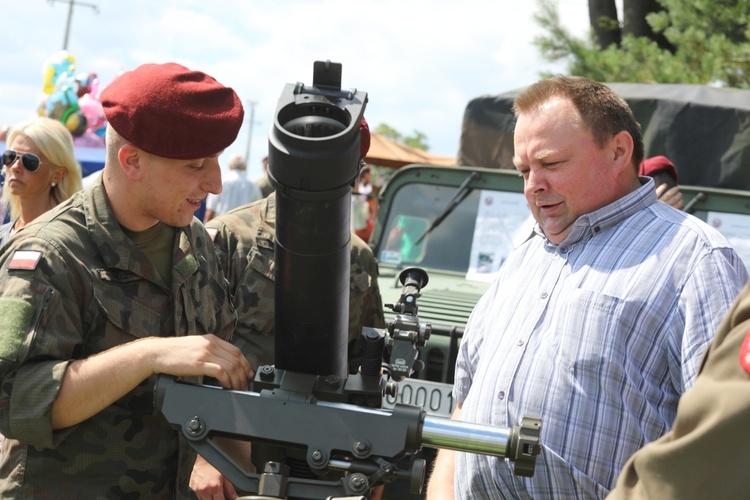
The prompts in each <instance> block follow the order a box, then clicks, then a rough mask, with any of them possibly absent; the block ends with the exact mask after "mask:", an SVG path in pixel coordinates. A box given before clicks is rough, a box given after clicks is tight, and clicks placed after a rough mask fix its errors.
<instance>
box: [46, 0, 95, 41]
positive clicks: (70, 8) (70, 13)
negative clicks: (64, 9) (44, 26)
mask: <svg viewBox="0 0 750 500" xmlns="http://www.w3.org/2000/svg"><path fill="white" fill-rule="evenodd" d="M48 1H49V3H55V2H67V3H68V18H67V19H66V21H65V37H64V38H63V46H62V49H63V50H68V38H69V35H70V20H71V19H72V18H73V6H74V5H83V6H84V7H91V8H92V9H94V12H96V13H97V14H98V13H99V7H97V6H96V5H94V4H93V3H85V2H77V1H76V0H48Z"/></svg>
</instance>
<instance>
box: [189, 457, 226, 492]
mask: <svg viewBox="0 0 750 500" xmlns="http://www.w3.org/2000/svg"><path fill="white" fill-rule="evenodd" d="M190 488H192V490H193V491H194V492H195V494H196V496H197V497H198V498H199V499H200V500H214V499H217V500H223V499H225V498H226V499H229V500H234V499H235V498H237V496H238V495H237V491H235V489H234V486H232V483H230V482H229V481H227V479H226V478H225V477H224V476H222V475H221V472H219V471H218V470H217V469H216V468H215V467H214V466H213V465H211V464H210V463H208V462H206V460H205V459H204V458H203V457H202V456H200V455H198V458H197V459H196V461H195V465H194V466H193V473H192V474H191V475H190Z"/></svg>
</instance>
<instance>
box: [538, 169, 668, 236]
mask: <svg viewBox="0 0 750 500" xmlns="http://www.w3.org/2000/svg"><path fill="white" fill-rule="evenodd" d="M639 180H640V182H641V187H639V188H638V189H636V190H635V191H633V192H632V193H628V194H626V195H625V196H623V197H622V198H619V199H617V200H615V201H613V202H612V203H610V204H609V205H606V206H604V207H602V208H600V209H598V210H594V211H593V212H590V213H588V214H585V215H582V216H580V217H579V218H578V219H577V220H576V221H575V222H574V223H573V228H572V230H571V231H570V234H568V236H567V237H566V238H565V240H563V241H562V242H561V243H560V244H559V245H555V244H554V243H551V242H550V241H549V240H548V239H547V237H546V236H545V235H544V231H542V228H541V227H540V226H539V223H537V224H535V225H534V232H535V233H536V234H537V235H539V236H541V237H542V238H543V239H544V242H545V244H546V245H547V246H550V247H558V246H564V247H571V246H573V245H575V244H576V243H578V242H580V241H582V240H584V239H588V238H591V237H593V236H595V235H597V234H599V233H600V232H602V231H604V230H605V229H608V228H610V227H613V226H616V225H617V224H619V223H620V222H622V221H624V220H625V219H627V218H629V217H630V216H632V215H633V214H635V213H636V212H639V211H641V210H643V209H644V208H648V207H649V206H651V205H653V204H654V203H656V202H657V200H656V191H655V189H654V180H653V179H652V178H651V177H639Z"/></svg>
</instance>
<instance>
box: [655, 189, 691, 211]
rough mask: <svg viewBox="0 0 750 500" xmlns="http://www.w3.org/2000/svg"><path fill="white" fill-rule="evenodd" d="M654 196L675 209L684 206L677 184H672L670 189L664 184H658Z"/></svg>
mask: <svg viewBox="0 0 750 500" xmlns="http://www.w3.org/2000/svg"><path fill="white" fill-rule="evenodd" d="M656 198H657V199H658V200H659V201H660V202H662V203H666V204H667V205H670V206H672V207H674V208H676V209H677V210H682V207H684V206H685V204H684V202H683V200H682V192H680V187H679V186H674V187H672V188H670V189H667V185H666V184H661V185H659V186H658V187H657V188H656Z"/></svg>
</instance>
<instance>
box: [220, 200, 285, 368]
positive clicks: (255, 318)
mask: <svg viewBox="0 0 750 500" xmlns="http://www.w3.org/2000/svg"><path fill="white" fill-rule="evenodd" d="M261 210H265V203H264V202H263V201H262V202H259V203H257V204H256V203H253V204H251V205H247V206H245V207H242V208H240V209H237V210H233V211H231V212H229V213H226V214H223V215H221V216H219V217H217V218H216V219H214V220H212V221H209V223H208V224H207V226H208V227H209V228H214V230H215V231H216V235H215V236H214V244H215V246H216V249H217V253H218V254H219V258H220V260H221V262H222V267H224V269H225V273H226V276H227V279H228V280H229V289H230V292H231V295H232V300H233V303H234V307H235V310H236V312H237V316H238V321H237V327H236V329H235V331H234V335H233V336H232V343H233V344H235V345H236V346H237V347H239V348H240V349H241V350H242V352H243V354H244V355H245V357H247V359H248V360H249V361H250V364H251V365H252V366H254V367H257V366H260V365H263V364H273V358H274V335H273V334H274V323H275V321H274V282H273V273H274V249H273V231H272V230H271V229H270V228H268V227H267V226H266V225H265V224H263V223H262V220H261V218H260V211H261Z"/></svg>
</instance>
